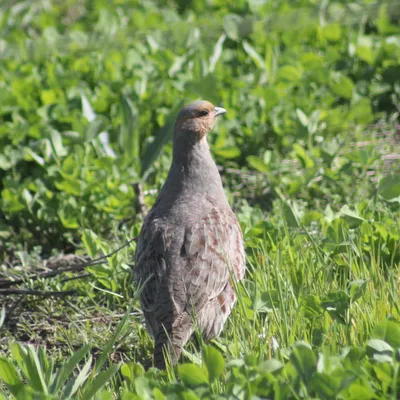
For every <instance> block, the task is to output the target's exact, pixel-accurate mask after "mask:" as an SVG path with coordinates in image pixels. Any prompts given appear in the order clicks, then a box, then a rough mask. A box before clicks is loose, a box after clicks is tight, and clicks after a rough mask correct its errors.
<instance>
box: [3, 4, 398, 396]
mask: <svg viewBox="0 0 400 400" xmlns="http://www.w3.org/2000/svg"><path fill="white" fill-rule="evenodd" d="M198 98H203V99H207V100H209V101H212V102H214V103H215V104H216V105H221V106H223V107H224V108H226V109H227V110H228V113H227V114H226V117H225V118H224V119H221V120H220V121H219V124H218V127H217V128H216V129H215V132H214V133H212V134H211V135H210V137H209V140H210V143H211V147H212V152H213V155H214V157H215V159H216V161H217V164H218V165H219V166H220V170H221V175H222V178H223V182H224V185H225V187H226V191H227V194H228V197H229V200H230V202H231V204H232V206H233V207H234V210H235V212H236V214H237V215H238V217H239V220H240V223H241V226H242V229H243V231H244V235H245V241H246V252H247V274H246V278H245V281H244V283H243V284H240V285H239V286H238V288H237V291H238V297H239V301H238V304H237V306H236V308H235V309H234V312H233V314H232V316H231V318H230V319H229V322H228V324H227V326H226V328H225V329H224V332H223V335H222V337H221V338H219V339H218V340H215V341H213V342H212V343H210V344H204V343H202V341H201V338H200V337H198V338H197V340H193V341H192V343H191V344H190V345H189V346H188V347H187V349H186V350H187V351H186V352H185V354H184V357H183V359H182V360H181V363H180V364H179V365H178V367H177V368H176V369H173V368H170V369H168V371H167V373H164V372H160V371H158V370H155V369H151V368H150V369H149V366H150V365H151V353H152V346H153V344H152V341H151V340H150V338H149V336H148V334H147V332H146V330H145V328H144V325H143V319H142V315H141V313H140V309H139V304H138V301H137V293H136V291H135V289H134V288H133V286H132V266H133V265H132V264H133V254H134V250H135V242H134V241H130V240H131V239H132V238H134V237H136V236H137V234H138V232H139V230H140V227H141V223H142V221H143V215H144V213H145V212H146V208H149V207H150V206H151V204H152V203H153V202H154V200H155V196H156V195H157V191H158V189H159V188H160V187H161V185H162V184H163V182H164V180H165V177H166V174H167V172H168V167H169V163H170V160H171V150H172V149H171V143H170V140H169V139H170V137H171V131H172V127H173V123H174V119H175V116H176V113H177V110H178V109H179V108H180V107H181V106H182V104H184V103H186V102H188V101H190V100H194V99H198ZM0 104H1V105H0V194H1V197H0V259H1V267H0V302H1V306H0V398H1V397H3V398H8V397H10V396H11V397H12V396H14V398H18V399H39V398H40V399H67V398H81V399H85V400H86V399H89V398H98V399H114V398H121V399H124V400H127V399H139V398H140V399H164V398H174V399H175V398H176V399H198V398H210V397H212V398H234V399H250V398H254V399H256V398H273V399H300V398H301V399H308V398H310V399H311V398H318V399H336V398H342V399H381V398H382V399H383V398H391V399H397V398H399V396H400V306H399V305H400V293H399V284H400V269H399V264H400V249H399V244H400V207H399V203H400V125H399V124H400V120H399V114H400V7H399V5H398V2H397V1H378V2H377V3H372V2H371V1H369V0H354V1H353V2H350V1H346V0H342V1H339V0H338V1H322V2H318V1H315V0H292V1H291V0H276V1H263V0H238V1H235V2H228V1H224V0H191V1H184V0H169V1H167V0H158V1H157V0H142V1H140V0H118V1H113V2H110V1H108V0H69V1H61V0H59V1H57V0H52V1H51V0H32V1H30V0H28V1H24V2H22V1H15V2H14V1H7V0H6V1H2V2H1V4H0ZM128 240H129V241H130V242H129V244H128V245H127V246H124V247H122V246H123V245H124V244H125V243H126V242H127V241H128ZM120 247H122V248H121V249H120V250H119V251H117V252H114V251H115V250H117V249H119V248H120ZM110 253H113V254H112V255H111V256H109V257H103V258H102V256H103V255H105V254H110ZM89 258H91V259H95V260H98V261H94V262H91V265H89V266H86V268H83V267H82V266H81V265H82V264H79V262H80V263H82V262H87V261H88V260H89ZM77 262H78V266H77ZM71 263H73V266H72V267H71V265H70V264H71ZM133 267H134V266H133ZM63 268H69V272H63V273H61V272H60V271H61V270H62V269H63ZM12 281H13V282H14V283H12ZM17 283H18V284H17ZM53 292H58V293H53ZM60 292H61V293H60ZM1 393H3V395H2V394H1Z"/></svg>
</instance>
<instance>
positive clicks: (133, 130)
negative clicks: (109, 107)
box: [120, 96, 140, 168]
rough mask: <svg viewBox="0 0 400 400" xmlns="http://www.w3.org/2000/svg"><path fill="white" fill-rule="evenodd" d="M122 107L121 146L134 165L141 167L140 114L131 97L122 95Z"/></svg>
mask: <svg viewBox="0 0 400 400" xmlns="http://www.w3.org/2000/svg"><path fill="white" fill-rule="evenodd" d="M121 107H122V114H123V123H122V126H121V141H120V142H121V146H122V150H123V151H124V152H125V153H126V154H127V156H128V157H129V159H130V160H131V161H133V162H134V165H135V166H136V167H137V168H139V165H140V148H139V141H140V131H139V129H138V116H137V111H136V110H135V107H134V106H133V104H132V102H131V101H130V99H129V98H128V97H126V96H122V99H121Z"/></svg>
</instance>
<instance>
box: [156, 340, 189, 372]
mask: <svg viewBox="0 0 400 400" xmlns="http://www.w3.org/2000/svg"><path fill="white" fill-rule="evenodd" d="M181 352H182V348H181V347H179V346H174V345H173V344H172V343H171V342H169V341H168V340H167V341H165V340H156V343H155V346H154V355H153V357H154V366H155V367H156V368H158V369H162V370H165V369H166V366H167V365H175V364H176V362H177V361H178V359H179V356H180V355H181Z"/></svg>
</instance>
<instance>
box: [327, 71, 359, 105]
mask: <svg viewBox="0 0 400 400" xmlns="http://www.w3.org/2000/svg"><path fill="white" fill-rule="evenodd" d="M331 89H332V92H333V93H334V94H336V95H337V96H339V97H343V98H344V99H351V98H352V97H353V90H354V83H353V81H352V80H351V79H350V78H349V77H347V76H345V75H339V76H337V77H336V79H335V82H334V83H332V84H331Z"/></svg>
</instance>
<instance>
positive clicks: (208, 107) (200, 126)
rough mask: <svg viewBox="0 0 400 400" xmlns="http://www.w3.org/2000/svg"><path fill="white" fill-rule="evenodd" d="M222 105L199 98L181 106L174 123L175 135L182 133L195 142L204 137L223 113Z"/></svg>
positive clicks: (224, 111)
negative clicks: (218, 105) (215, 104)
mask: <svg viewBox="0 0 400 400" xmlns="http://www.w3.org/2000/svg"><path fill="white" fill-rule="evenodd" d="M225 113H226V110H225V109H224V108H222V107H215V106H214V105H212V104H211V103H210V102H208V101H204V100H199V101H195V102H193V103H190V104H188V105H187V106H185V107H183V108H182V110H181V111H180V112H179V114H178V117H177V119H176V124H175V136H176V137H179V136H181V135H184V136H186V137H187V138H188V136H190V138H188V139H191V140H194V141H195V142H200V141H202V140H204V139H205V137H206V135H207V134H208V133H209V132H210V131H211V129H213V128H214V125H215V122H216V120H217V117H218V116H220V115H222V114H225Z"/></svg>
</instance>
